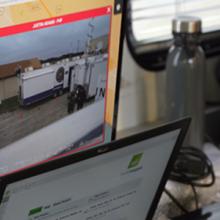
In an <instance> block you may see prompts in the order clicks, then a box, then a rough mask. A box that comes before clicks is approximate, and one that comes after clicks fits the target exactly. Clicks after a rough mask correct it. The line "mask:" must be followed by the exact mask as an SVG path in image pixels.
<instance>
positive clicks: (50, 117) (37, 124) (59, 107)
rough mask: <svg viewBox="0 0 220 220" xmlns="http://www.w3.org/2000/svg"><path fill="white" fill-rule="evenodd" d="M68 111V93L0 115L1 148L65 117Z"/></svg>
mask: <svg viewBox="0 0 220 220" xmlns="http://www.w3.org/2000/svg"><path fill="white" fill-rule="evenodd" d="M67 114H68V113H67V94H64V95H62V96H60V97H57V98H54V99H53V98H51V99H48V100H47V101H44V102H42V103H39V104H38V105H35V106H32V107H28V108H19V109H18V110H16V111H13V112H10V113H3V114H1V115H0V148H2V147H4V146H6V145H8V144H10V143H12V142H14V141H16V140H19V139H20V138H23V137H25V136H26V135H28V134H30V133H32V132H34V131H37V130H38V129H40V128H42V127H44V126H47V125H49V124H50V123H53V122H55V121H56V120H58V119H60V118H63V117H64V116H66V115H67Z"/></svg>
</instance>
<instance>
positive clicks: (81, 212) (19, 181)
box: [0, 120, 189, 220]
mask: <svg viewBox="0 0 220 220" xmlns="http://www.w3.org/2000/svg"><path fill="white" fill-rule="evenodd" d="M188 122H189V121H188V120H183V121H180V122H177V123H173V124H169V125H166V126H163V127H160V128H157V129H154V130H151V131H147V132H143V133H140V134H137V135H134V136H132V137H128V138H125V139H122V140H119V141H115V142H112V143H109V144H105V145H102V146H99V147H98V148H95V149H91V150H89V151H87V152H80V153H77V154H73V155H70V156H67V157H62V158H60V159H58V160H54V161H50V162H48V163H46V164H43V165H40V166H37V167H32V168H30V169H27V170H23V171H21V172H17V173H14V174H11V175H8V176H4V177H2V178H1V184H0V194H1V204H0V220H9V219H17V220H24V219H28V220H34V219H38V220H52V219H53V220H54V219H56V220H61V219H62V220H64V219H65V220H72V219H74V220H95V219H100V220H113V219H114V220H122V219H123V220H134V219H138V220H144V219H146V218H147V219H149V220H150V219H152V216H153V213H154V211H155V208H156V206H157V203H158V201H159V198H160V195H161V193H162V191H163V187H164V185H165V183H166V180H167V178H168V176H169V172H170V169H171V168H172V165H173V162H174V159H175V156H176V154H177V153H178V149H179V148H180V147H181V143H182V141H183V138H184V136H185V133H186V130H187V127H188Z"/></svg>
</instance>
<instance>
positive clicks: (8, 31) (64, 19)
mask: <svg viewBox="0 0 220 220" xmlns="http://www.w3.org/2000/svg"><path fill="white" fill-rule="evenodd" d="M111 13H112V7H111V6H107V7H104V8H98V9H94V10H89V11H83V12H79V13H74V14H69V15H64V16H59V17H54V18H49V19H44V20H39V21H34V22H29V23H25V24H19V25H14V26H10V27H5V28H0V37H5V36H9V35H13V34H19V33H23V32H28V31H34V30H39V29H43V28H48V27H53V26H57V25H62V24H66V23H71V22H74V21H80V20H85V19H88V18H92V17H98V16H103V15H110V14H111Z"/></svg>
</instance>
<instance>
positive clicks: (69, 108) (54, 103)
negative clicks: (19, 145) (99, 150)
mask: <svg viewBox="0 0 220 220" xmlns="http://www.w3.org/2000/svg"><path fill="white" fill-rule="evenodd" d="M37 25H38V24H36V26H37ZM109 31H110V15H104V16H99V17H92V18H88V19H85V20H80V21H73V22H71V23H68V24H64V25H58V26H55V27H50V28H43V29H40V30H36V31H31V32H25V33H21V34H15V35H12V36H9V37H8V36H7V37H3V38H2V39H1V40H0V41H1V43H0V57H1V60H0V77H1V78H2V80H4V81H5V83H6V86H5V87H3V88H2V89H3V93H4V94H5V97H4V99H3V100H1V105H0V121H1V125H2V126H1V128H2V131H1V133H0V139H1V142H0V147H4V146H6V145H8V144H10V143H12V142H14V141H17V140H19V139H21V138H23V137H25V136H26V135H28V134H30V133H33V132H35V131H37V130H39V129H41V128H43V127H45V126H48V125H49V124H51V123H53V122H55V121H57V120H59V119H61V118H64V117H66V116H68V115H72V117H74V114H75V113H76V112H77V111H84V110H85V109H87V108H90V109H91V110H90V111H88V113H87V114H89V115H88V116H87V117H88V119H87V126H88V127H90V131H89V132H93V134H91V135H90V137H87V134H86V133H88V132H86V133H85V134H84V135H85V140H83V136H82V137H80V138H81V139H82V140H81V141H82V142H86V141H90V140H89V139H96V138H101V137H102V132H103V129H102V127H103V124H104V108H105V100H104V99H105V92H106V82H107V78H108V69H107V68H108V41H109ZM5 77H8V80H5ZM0 80H1V79H0ZM101 100H104V101H102V105H99V109H101V112H102V114H100V115H98V117H97V115H94V112H93V108H91V106H92V105H95V104H96V103H98V102H100V101H101ZM93 117H97V118H96V121H97V127H94V126H92V125H90V120H89V118H93ZM78 126H80V121H79V123H78V124H77V125H73V127H72V132H73V133H74V130H76V129H78V128H77V127H78ZM82 135H83V134H82ZM76 141H78V143H77V144H76V143H71V144H73V145H74V144H76V145H77V146H76V147H78V146H79V145H80V143H79V140H76Z"/></svg>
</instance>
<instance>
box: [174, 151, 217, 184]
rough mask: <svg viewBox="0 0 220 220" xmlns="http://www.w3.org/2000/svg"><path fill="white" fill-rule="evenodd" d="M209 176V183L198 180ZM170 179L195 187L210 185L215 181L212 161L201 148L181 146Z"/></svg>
mask: <svg viewBox="0 0 220 220" xmlns="http://www.w3.org/2000/svg"><path fill="white" fill-rule="evenodd" d="M207 177H210V178H211V180H210V182H209V183H201V182H199V181H201V180H203V179H205V178H207ZM170 179H171V180H174V181H176V182H180V183H184V184H189V183H190V184H192V185H193V186H195V187H210V186H212V185H213V184H214V183H215V174H214V169H213V165H212V162H211V161H210V160H209V158H208V157H207V156H206V155H205V153H203V152H202V151H201V150H199V149H197V148H193V147H182V149H181V150H180V153H179V156H178V158H177V160H176V162H175V165H174V167H173V170H172V172H171V175H170Z"/></svg>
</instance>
